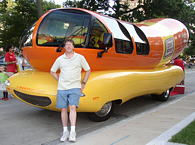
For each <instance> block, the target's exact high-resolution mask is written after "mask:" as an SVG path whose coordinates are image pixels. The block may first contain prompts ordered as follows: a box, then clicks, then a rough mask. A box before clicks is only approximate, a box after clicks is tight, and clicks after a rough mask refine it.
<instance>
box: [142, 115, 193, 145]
mask: <svg viewBox="0 0 195 145" xmlns="http://www.w3.org/2000/svg"><path fill="white" fill-rule="evenodd" d="M194 120H195V112H194V113H192V114H191V115H190V116H188V117H187V118H186V119H184V120H182V121H181V122H179V123H178V124H176V125H175V126H173V127H172V128H170V129H169V130H167V131H166V132H164V133H163V134H161V135H160V136H158V137H157V138H155V139H154V140H152V141H150V142H149V143H147V144H146V145H173V144H174V145H176V144H175V143H167V142H168V141H169V140H170V139H171V138H172V136H173V135H175V134H177V133H178V132H180V131H181V130H182V129H183V128H185V127H186V126H187V125H188V124H190V123H191V122H192V121H194ZM177 145H179V144H177ZM180 145H181V144H180Z"/></svg>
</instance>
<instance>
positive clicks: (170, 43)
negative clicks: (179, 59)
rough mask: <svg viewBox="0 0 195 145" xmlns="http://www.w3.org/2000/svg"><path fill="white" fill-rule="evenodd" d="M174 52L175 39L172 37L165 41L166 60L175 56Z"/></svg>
mask: <svg viewBox="0 0 195 145" xmlns="http://www.w3.org/2000/svg"><path fill="white" fill-rule="evenodd" d="M173 50H174V39H173V37H170V38H168V39H166V40H165V53H164V59H165V58H167V57H169V56H171V55H172V54H173Z"/></svg>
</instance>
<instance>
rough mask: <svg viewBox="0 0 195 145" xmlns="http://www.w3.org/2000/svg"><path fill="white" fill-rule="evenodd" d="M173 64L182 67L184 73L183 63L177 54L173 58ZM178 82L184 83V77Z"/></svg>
mask: <svg viewBox="0 0 195 145" xmlns="http://www.w3.org/2000/svg"><path fill="white" fill-rule="evenodd" d="M174 65H177V66H180V67H181V68H182V69H183V71H184V73H185V67H184V63H183V61H182V60H181V59H179V56H178V57H176V58H175V61H174ZM180 84H181V85H184V79H183V80H182V81H181V83H180Z"/></svg>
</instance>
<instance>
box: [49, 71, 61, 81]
mask: <svg viewBox="0 0 195 145" xmlns="http://www.w3.org/2000/svg"><path fill="white" fill-rule="evenodd" d="M50 74H51V75H52V76H53V77H54V78H55V79H56V80H57V81H58V79H59V77H58V74H57V73H56V72H52V71H50Z"/></svg>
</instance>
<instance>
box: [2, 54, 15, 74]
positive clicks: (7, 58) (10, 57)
mask: <svg viewBox="0 0 195 145" xmlns="http://www.w3.org/2000/svg"><path fill="white" fill-rule="evenodd" d="M6 61H9V62H13V61H16V56H15V54H14V53H12V54H11V53H9V52H7V53H6V54H5V62H6ZM7 72H13V73H17V69H16V63H12V64H8V65H7Z"/></svg>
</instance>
